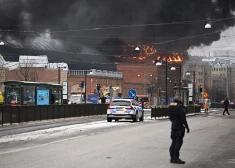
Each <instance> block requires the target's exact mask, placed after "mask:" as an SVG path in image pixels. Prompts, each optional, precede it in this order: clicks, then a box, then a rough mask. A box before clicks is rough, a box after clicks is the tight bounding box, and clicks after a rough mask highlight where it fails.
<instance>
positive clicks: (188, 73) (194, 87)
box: [186, 71, 196, 101]
mask: <svg viewBox="0 0 235 168" xmlns="http://www.w3.org/2000/svg"><path fill="white" fill-rule="evenodd" d="M186 75H190V72H189V71H188V72H187V73H186ZM195 90H196V86H195V71H193V99H195ZM193 101H194V100H193Z"/></svg>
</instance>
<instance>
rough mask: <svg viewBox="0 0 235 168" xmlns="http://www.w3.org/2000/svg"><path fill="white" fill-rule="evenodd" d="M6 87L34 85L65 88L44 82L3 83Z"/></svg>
mask: <svg viewBox="0 0 235 168" xmlns="http://www.w3.org/2000/svg"><path fill="white" fill-rule="evenodd" d="M2 83H3V84H4V85H14V86H22V85H34V86H48V87H49V86H55V87H63V85H61V84H52V83H43V82H29V81H13V80H12V81H5V82H2Z"/></svg>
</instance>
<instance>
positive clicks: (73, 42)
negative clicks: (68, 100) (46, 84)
mask: <svg viewBox="0 0 235 168" xmlns="http://www.w3.org/2000/svg"><path fill="white" fill-rule="evenodd" d="M234 11H235V1H234V0H181V1H176V0H148V1H143V0H128V1H126V0H119V1H114V0H99V1H97V0H66V1H56V2H55V1H48V0H17V1H16V0H0V29H1V31H0V38H1V39H0V40H2V41H4V42H5V43H6V46H4V49H2V50H0V51H1V52H5V53H6V50H7V53H8V55H14V54H15V55H17V54H28V53H30V54H38V53H39V54H40V53H46V54H47V55H48V56H49V59H50V58H53V59H61V60H63V59H64V61H65V62H66V60H69V59H71V60H75V59H76V60H78V61H88V62H90V61H91V60H92V61H94V62H98V63H99V62H112V61H113V58H114V57H113V55H116V54H117V55H119V54H123V53H124V52H123V53H122V52H121V51H120V50H117V49H116V50H115V49H114V48H113V47H117V48H118V47H120V46H121V47H122V46H123V44H126V43H129V44H132V45H144V44H151V43H154V44H153V46H154V47H155V48H156V49H157V50H158V51H160V52H161V53H164V52H169V51H185V50H187V49H188V48H189V47H190V46H197V45H201V44H204V45H209V44H211V43H212V42H213V41H216V40H218V39H219V37H220V32H221V31H223V30H225V29H227V28H229V27H231V26H234V22H235V19H234V18H232V19H231V17H234V15H233V14H232V13H233V12H234ZM228 18H230V19H228ZM207 22H210V23H211V24H212V28H211V29H205V28H204V26H205V24H206V23H207ZM159 23H161V24H159ZM150 24H155V25H150ZM117 25H118V28H115V26H117ZM126 25H132V26H129V27H128V26H126ZM133 25H136V26H133ZM9 30H10V31H9ZM68 30H79V31H68ZM212 32H214V33H212ZM202 34H207V35H202ZM198 35H200V36H198ZM193 36H196V37H194V38H193ZM185 37H186V38H185ZM189 37H192V38H189ZM113 39H115V40H116V41H117V43H114V41H115V40H113ZM177 39H180V40H177ZM123 42H125V43H123ZM113 44H114V46H112V45H113ZM17 48H18V50H17ZM110 50H112V51H110ZM47 51H48V53H47ZM13 52H14V53H13ZM25 52H28V53H25ZM115 52H117V53H115ZM2 55H4V54H2ZM68 56H69V57H68ZM5 58H6V57H5ZM17 58H18V56H17ZM6 59H7V58H6ZM8 59H10V58H8Z"/></svg>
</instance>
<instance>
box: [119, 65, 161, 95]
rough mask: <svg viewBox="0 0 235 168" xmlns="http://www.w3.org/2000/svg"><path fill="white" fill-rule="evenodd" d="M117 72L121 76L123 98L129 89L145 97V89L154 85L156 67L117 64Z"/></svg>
mask: <svg viewBox="0 0 235 168" xmlns="http://www.w3.org/2000/svg"><path fill="white" fill-rule="evenodd" d="M117 71H118V72H122V74H123V88H122V94H123V96H127V94H128V90H129V89H131V88H133V89H136V91H137V94H139V95H144V94H145V95H146V94H147V92H146V89H147V88H148V87H149V86H150V85H152V84H154V83H156V78H157V67H156V65H153V64H151V65H146V64H118V65H117Z"/></svg>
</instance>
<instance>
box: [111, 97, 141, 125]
mask: <svg viewBox="0 0 235 168" xmlns="http://www.w3.org/2000/svg"><path fill="white" fill-rule="evenodd" d="M113 119H114V120H115V121H119V119H131V120H133V121H134V122H137V121H143V120H144V110H143V109H142V107H141V106H139V104H138V102H137V101H135V100H133V99H114V100H113V101H112V102H111V104H110V105H109V107H108V109H107V121H108V122H112V120H113Z"/></svg>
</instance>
